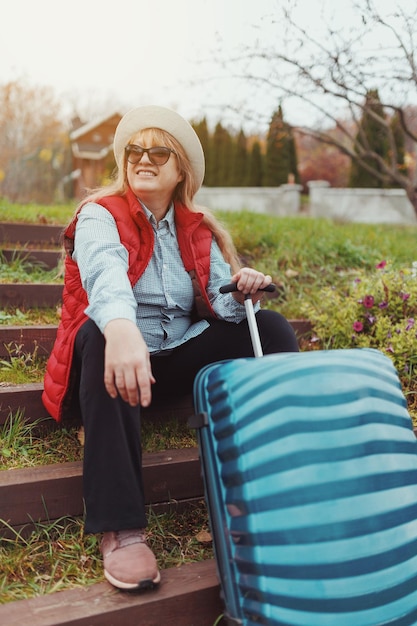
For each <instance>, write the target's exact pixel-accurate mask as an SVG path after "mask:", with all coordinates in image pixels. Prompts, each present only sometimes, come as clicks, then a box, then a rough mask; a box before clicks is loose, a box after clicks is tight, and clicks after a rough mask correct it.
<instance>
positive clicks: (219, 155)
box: [209, 122, 234, 187]
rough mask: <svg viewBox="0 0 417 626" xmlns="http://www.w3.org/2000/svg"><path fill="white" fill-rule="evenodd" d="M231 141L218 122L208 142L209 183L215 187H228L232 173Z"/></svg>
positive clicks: (225, 130) (227, 132) (230, 137)
mask: <svg viewBox="0 0 417 626" xmlns="http://www.w3.org/2000/svg"><path fill="white" fill-rule="evenodd" d="M233 153H234V150H233V139H232V136H231V135H230V133H229V131H228V130H227V129H226V128H224V126H222V124H221V123H220V122H218V123H217V124H216V127H215V129H214V133H213V136H212V138H211V142H210V161H209V163H210V181H211V185H212V186H215V187H230V186H231V182H232V172H233Z"/></svg>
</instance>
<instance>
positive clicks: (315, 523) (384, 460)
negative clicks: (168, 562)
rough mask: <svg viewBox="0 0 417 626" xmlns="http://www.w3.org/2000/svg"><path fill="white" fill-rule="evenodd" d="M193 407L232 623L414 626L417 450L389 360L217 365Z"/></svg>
mask: <svg viewBox="0 0 417 626" xmlns="http://www.w3.org/2000/svg"><path fill="white" fill-rule="evenodd" d="M194 402H195V408H196V416H197V417H198V419H199V420H200V421H199V424H200V427H199V428H198V440H199V446H200V454H201V462H202V471H203V479H204V485H205V492H206V501H207V505H208V511H209V519H210V526H211V531H212V535H213V544H214V550H215V557H216V563H217V569H218V575H219V580H220V584H221V589H222V595H223V599H224V603H225V615H226V617H227V622H228V624H234V625H235V624H241V625H244V626H255V625H259V624H267V625H270V626H284V625H285V626H382V625H388V624H389V625H391V626H393V625H395V626H406V625H407V626H408V625H411V624H417V521H416V520H417V454H416V453H417V443H416V439H415V436H414V433H413V429H412V423H411V419H410V416H409V414H408V412H407V409H406V401H405V398H404V395H403V393H402V391H401V386H400V382H399V378H398V375H397V372H396V370H395V368H394V367H393V365H392V363H391V361H390V360H389V359H388V358H387V357H385V356H384V355H383V354H382V353H381V352H379V351H376V350H367V349H362V350H360V349H351V350H333V351H312V352H305V353H292V354H277V355H268V356H265V357H263V358H261V359H259V358H247V359H237V360H231V361H224V362H220V363H215V364H212V365H208V366H207V367H205V368H203V369H202V370H201V372H200V373H199V374H198V375H197V377H196V380H195V386H194ZM197 421H198V420H197Z"/></svg>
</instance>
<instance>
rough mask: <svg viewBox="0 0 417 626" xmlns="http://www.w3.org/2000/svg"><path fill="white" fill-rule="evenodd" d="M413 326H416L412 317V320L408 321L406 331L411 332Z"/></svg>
mask: <svg viewBox="0 0 417 626" xmlns="http://www.w3.org/2000/svg"><path fill="white" fill-rule="evenodd" d="M413 326H414V319H413V318H412V317H410V319H408V320H407V326H406V327H405V330H411V328H413Z"/></svg>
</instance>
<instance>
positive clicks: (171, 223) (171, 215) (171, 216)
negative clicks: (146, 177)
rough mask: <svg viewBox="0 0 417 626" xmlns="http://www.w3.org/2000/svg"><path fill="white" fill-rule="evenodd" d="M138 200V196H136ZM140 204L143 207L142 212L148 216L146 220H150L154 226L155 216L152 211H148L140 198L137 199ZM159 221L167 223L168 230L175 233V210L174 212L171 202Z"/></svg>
mask: <svg viewBox="0 0 417 626" xmlns="http://www.w3.org/2000/svg"><path fill="white" fill-rule="evenodd" d="M138 200H139V198H138ZM139 202H140V205H141V207H142V209H143V212H144V213H145V215H146V217H147V218H148V220H149V221H150V223H151V224H152V225H154V226H156V220H155V216H154V214H153V213H152V211H150V210H149V209H148V208H147V206H146V205H145V204H144V203H143V202H142V200H139ZM161 222H166V223H167V225H168V228H169V230H170V231H171V233H174V234H175V212H174V203H173V202H171V204H170V205H169V209H168V212H167V214H166V215H165V217H164V219H163V220H161Z"/></svg>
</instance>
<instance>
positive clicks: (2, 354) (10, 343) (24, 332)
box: [0, 325, 58, 359]
mask: <svg viewBox="0 0 417 626" xmlns="http://www.w3.org/2000/svg"><path fill="white" fill-rule="evenodd" d="M57 328H58V327H57V326H56V325H44V326H0V359H7V358H8V357H9V355H10V349H9V347H11V348H12V350H14V349H15V346H19V348H20V351H21V352H23V353H24V354H32V353H33V352H34V351H35V350H36V351H37V354H38V356H45V357H46V356H49V354H50V352H51V350H52V346H53V345H54V341H55V338H56V331H57Z"/></svg>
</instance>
